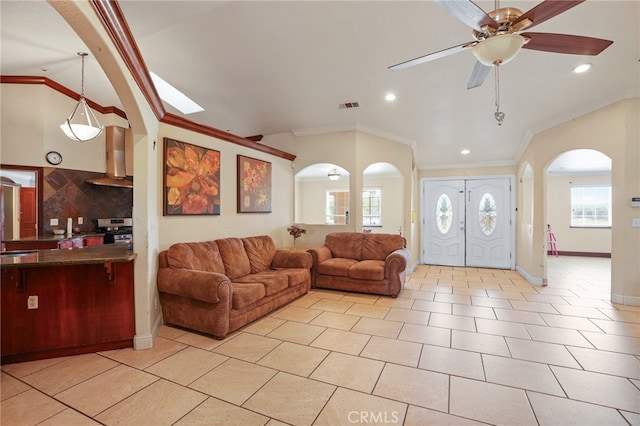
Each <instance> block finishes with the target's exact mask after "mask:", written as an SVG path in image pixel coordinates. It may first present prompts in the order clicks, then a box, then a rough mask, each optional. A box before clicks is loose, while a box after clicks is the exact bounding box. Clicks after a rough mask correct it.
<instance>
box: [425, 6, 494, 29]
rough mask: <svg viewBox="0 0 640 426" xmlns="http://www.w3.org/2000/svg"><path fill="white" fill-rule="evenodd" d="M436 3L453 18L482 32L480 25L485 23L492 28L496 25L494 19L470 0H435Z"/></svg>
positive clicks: (482, 25)
mask: <svg viewBox="0 0 640 426" xmlns="http://www.w3.org/2000/svg"><path fill="white" fill-rule="evenodd" d="M436 3H438V4H439V5H440V6H441V7H442V8H444V9H445V10H446V11H447V12H449V14H451V15H452V16H453V17H454V18H456V19H458V20H459V21H461V22H462V23H464V24H465V25H467V26H469V27H471V28H473V29H474V30H476V31H479V32H482V27H484V26H487V25H488V26H490V27H493V28H497V27H498V24H497V23H496V21H494V20H493V19H491V18H490V17H489V15H487V14H486V13H485V12H484V10H482V9H481V8H480V7H478V6H477V5H476V4H475V3H474V2H472V1H471V0H436Z"/></svg>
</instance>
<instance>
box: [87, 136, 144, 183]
mask: <svg viewBox="0 0 640 426" xmlns="http://www.w3.org/2000/svg"><path fill="white" fill-rule="evenodd" d="M104 130H105V142H106V143H105V147H106V156H107V173H106V176H105V177H102V178H97V179H89V180H87V183H91V184H93V185H102V186H115V187H118V188H133V182H132V181H131V180H128V179H126V177H127V176H132V175H133V173H132V171H133V167H132V164H133V135H132V133H131V129H125V128H124V127H119V126H106V127H105V129H104Z"/></svg>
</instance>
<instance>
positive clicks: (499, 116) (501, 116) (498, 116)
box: [493, 63, 504, 126]
mask: <svg viewBox="0 0 640 426" xmlns="http://www.w3.org/2000/svg"><path fill="white" fill-rule="evenodd" d="M494 68H495V76H496V82H495V87H496V112H495V113H494V114H493V116H494V117H495V119H496V121H497V122H498V126H502V122H503V121H504V112H502V111H500V64H499V63H496V64H495V66H494Z"/></svg>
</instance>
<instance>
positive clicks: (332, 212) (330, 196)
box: [325, 189, 349, 225]
mask: <svg viewBox="0 0 640 426" xmlns="http://www.w3.org/2000/svg"><path fill="white" fill-rule="evenodd" d="M348 218H349V190H348V189H345V190H333V189H328V190H327V202H326V213H325V223H326V224H327V225H345V224H348V223H349V222H348Z"/></svg>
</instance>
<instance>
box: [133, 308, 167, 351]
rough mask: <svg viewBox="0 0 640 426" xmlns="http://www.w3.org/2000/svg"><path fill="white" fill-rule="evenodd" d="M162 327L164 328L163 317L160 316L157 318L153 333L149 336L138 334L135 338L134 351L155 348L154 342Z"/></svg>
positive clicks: (152, 328) (152, 329)
mask: <svg viewBox="0 0 640 426" xmlns="http://www.w3.org/2000/svg"><path fill="white" fill-rule="evenodd" d="M160 327H162V315H158V316H157V317H156V321H155V322H154V324H153V326H152V327H151V333H149V334H136V335H135V336H134V337H133V349H135V350H137V351H140V350H144V349H151V348H153V341H154V340H155V338H156V336H157V335H158V332H159V331H160Z"/></svg>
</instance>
